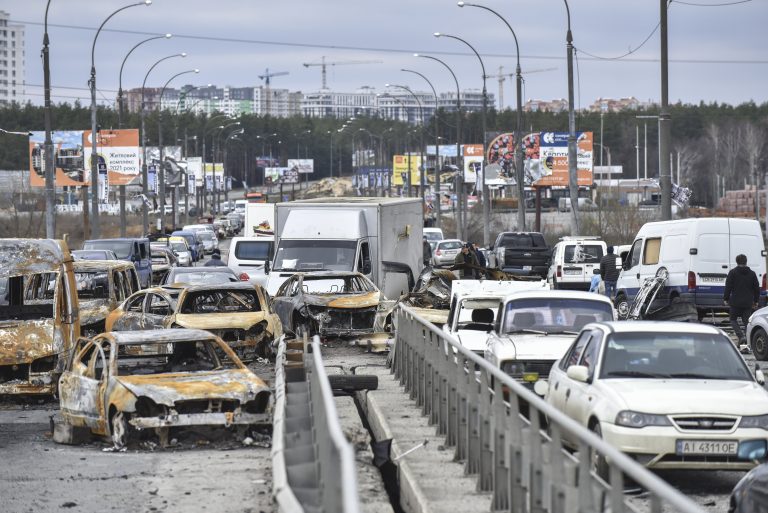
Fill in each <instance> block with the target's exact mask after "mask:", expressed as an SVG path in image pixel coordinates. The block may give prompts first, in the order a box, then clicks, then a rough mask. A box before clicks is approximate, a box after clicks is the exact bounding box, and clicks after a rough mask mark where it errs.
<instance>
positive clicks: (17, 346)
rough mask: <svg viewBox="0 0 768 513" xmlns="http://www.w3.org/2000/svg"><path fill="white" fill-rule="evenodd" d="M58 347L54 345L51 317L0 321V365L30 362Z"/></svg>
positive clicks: (52, 351) (54, 352)
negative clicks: (35, 319)
mask: <svg viewBox="0 0 768 513" xmlns="http://www.w3.org/2000/svg"><path fill="white" fill-rule="evenodd" d="M60 349H61V348H56V347H54V342H53V319H47V320H43V321H40V320H38V321H2V322H0V365H14V364H18V363H30V362H31V361H32V360H35V359H37V358H42V357H44V356H50V355H53V354H56V353H58V352H59V351H60Z"/></svg>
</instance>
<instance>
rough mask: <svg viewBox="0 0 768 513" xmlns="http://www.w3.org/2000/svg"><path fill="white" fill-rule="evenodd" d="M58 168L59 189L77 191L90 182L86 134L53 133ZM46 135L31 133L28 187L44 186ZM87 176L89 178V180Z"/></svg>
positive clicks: (56, 179) (79, 131)
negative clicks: (85, 147) (85, 151)
mask: <svg viewBox="0 0 768 513" xmlns="http://www.w3.org/2000/svg"><path fill="white" fill-rule="evenodd" d="M51 140H52V141H53V151H54V158H53V161H54V163H55V166H56V171H55V173H54V176H55V183H56V187H65V186H67V187H74V186H78V185H86V184H87V183H88V182H90V176H91V175H90V171H89V172H88V173H86V172H85V160H84V155H83V131H82V130H62V131H56V132H52V133H51ZM44 142H45V132H42V131H41V132H32V135H30V136H29V184H30V185H31V186H32V187H43V186H45V151H44V148H43V143H44ZM86 175H87V176H86Z"/></svg>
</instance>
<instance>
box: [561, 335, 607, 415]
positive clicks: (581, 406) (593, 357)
mask: <svg viewBox="0 0 768 513" xmlns="http://www.w3.org/2000/svg"><path fill="white" fill-rule="evenodd" d="M602 342H603V332H602V331H601V330H599V329H594V330H591V332H590V336H589V341H587V344H586V347H585V348H584V351H582V354H581V357H580V358H579V363H578V365H581V366H584V367H586V368H587V369H588V370H589V377H588V378H587V382H586V383H582V382H581V381H575V380H570V381H569V389H570V394H569V396H568V397H566V398H565V409H564V411H565V414H566V415H568V416H569V417H571V418H572V419H574V420H575V421H577V422H579V423H580V424H582V425H583V426H586V425H587V421H588V419H589V414H590V413H591V412H592V407H593V404H594V399H595V395H594V392H593V387H592V380H593V378H594V373H595V368H596V367H597V359H598V356H599V355H600V346H601V344H602Z"/></svg>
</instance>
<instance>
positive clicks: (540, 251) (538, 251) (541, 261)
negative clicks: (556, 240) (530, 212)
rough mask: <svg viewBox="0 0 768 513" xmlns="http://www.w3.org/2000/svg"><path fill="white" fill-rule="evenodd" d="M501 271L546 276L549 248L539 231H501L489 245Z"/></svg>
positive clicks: (549, 256) (549, 254)
mask: <svg viewBox="0 0 768 513" xmlns="http://www.w3.org/2000/svg"><path fill="white" fill-rule="evenodd" d="M491 249H492V250H493V254H494V256H495V257H496V267H498V268H499V269H501V270H502V271H505V272H508V273H513V274H523V275H538V276H541V277H542V278H546V276H547V270H548V269H549V261H550V258H551V251H550V248H549V247H548V246H547V242H546V241H545V240H544V236H543V235H542V234H541V233H539V232H501V233H500V234H499V236H498V237H496V242H495V243H494V244H493V246H492V247H491Z"/></svg>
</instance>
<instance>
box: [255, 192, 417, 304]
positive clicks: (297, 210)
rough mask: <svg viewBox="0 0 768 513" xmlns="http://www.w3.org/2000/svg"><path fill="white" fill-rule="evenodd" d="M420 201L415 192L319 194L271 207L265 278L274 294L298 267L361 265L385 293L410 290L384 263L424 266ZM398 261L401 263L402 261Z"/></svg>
mask: <svg viewBox="0 0 768 513" xmlns="http://www.w3.org/2000/svg"><path fill="white" fill-rule="evenodd" d="M422 228H423V215H422V204H421V200H420V199H418V198H364V197H363V198H320V199H312V200H299V201H290V202H285V203H278V204H277V205H276V207H275V238H276V240H275V258H274V261H273V264H272V269H271V272H270V275H269V280H268V282H267V291H268V292H269V294H270V295H274V294H275V293H276V292H277V290H278V288H280V285H282V284H283V282H284V281H285V280H286V279H287V278H288V277H289V276H291V275H292V274H294V273H296V272H311V271H321V270H323V271H359V272H361V273H362V274H364V275H366V276H368V278H370V280H371V281H373V283H375V284H376V286H378V287H379V288H380V289H382V292H383V293H384V295H385V296H386V297H387V298H390V299H394V298H397V297H399V296H400V294H402V293H404V292H407V291H408V284H407V281H406V280H405V279H404V278H403V277H402V276H401V277H400V278H394V277H393V276H390V277H389V279H385V278H386V276H385V274H387V273H386V272H385V268H387V267H390V266H388V265H387V263H395V264H405V265H407V266H408V268H410V270H411V272H412V273H413V276H418V274H419V271H420V270H421V266H422ZM401 267H402V266H401Z"/></svg>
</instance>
